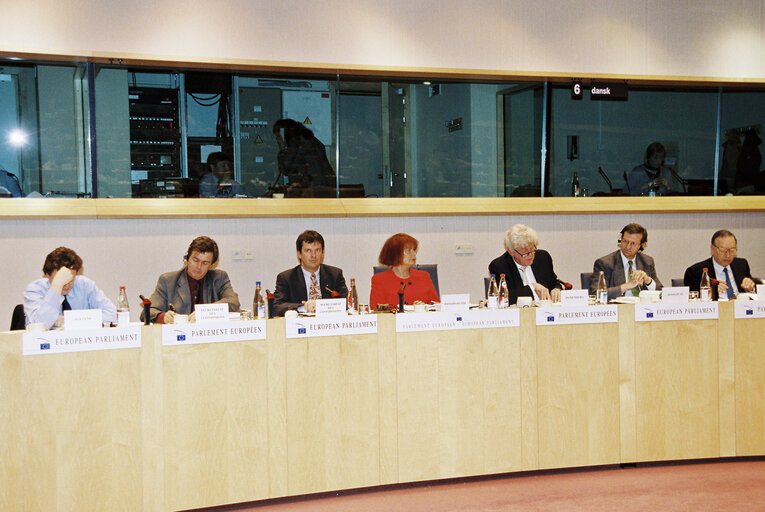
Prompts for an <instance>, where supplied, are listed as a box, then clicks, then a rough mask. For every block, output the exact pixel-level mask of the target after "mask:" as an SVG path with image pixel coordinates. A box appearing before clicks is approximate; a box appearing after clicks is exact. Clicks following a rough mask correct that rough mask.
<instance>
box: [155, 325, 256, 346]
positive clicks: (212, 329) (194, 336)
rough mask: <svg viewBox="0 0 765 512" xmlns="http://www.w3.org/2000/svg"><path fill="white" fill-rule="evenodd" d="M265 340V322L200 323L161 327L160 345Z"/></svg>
mask: <svg viewBox="0 0 765 512" xmlns="http://www.w3.org/2000/svg"><path fill="white" fill-rule="evenodd" d="M264 339H266V321H265V320H237V321H235V322H231V321H223V322H202V323H194V324H170V325H163V326H162V345H165V346H171V345H196V344H200V343H225V342H228V341H249V340H264Z"/></svg>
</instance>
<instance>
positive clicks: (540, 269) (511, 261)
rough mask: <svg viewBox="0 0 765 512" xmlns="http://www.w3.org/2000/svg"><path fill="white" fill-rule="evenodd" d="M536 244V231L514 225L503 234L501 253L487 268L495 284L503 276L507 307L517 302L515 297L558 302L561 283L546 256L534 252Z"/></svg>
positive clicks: (537, 251)
mask: <svg viewBox="0 0 765 512" xmlns="http://www.w3.org/2000/svg"><path fill="white" fill-rule="evenodd" d="M538 244H539V237H538V236H537V232H536V231H534V230H533V229H532V228H530V227H528V226H524V225H523V224H516V225H515V226H513V227H511V228H510V229H509V230H507V232H506V233H505V252H504V253H503V254H502V256H500V257H499V258H496V259H495V260H493V261H492V262H491V263H490V264H489V273H490V274H494V276H495V277H496V279H497V283H499V277H500V275H501V274H505V280H506V281H507V288H508V291H509V292H510V293H509V302H510V304H515V303H516V302H518V297H533V298H534V300H552V301H553V302H559V301H560V291H561V290H562V289H563V283H561V282H560V281H559V280H558V276H556V275H555V271H554V270H553V261H552V257H551V256H550V253H548V252H547V251H545V250H542V249H537V245H538Z"/></svg>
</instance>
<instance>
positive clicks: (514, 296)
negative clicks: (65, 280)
mask: <svg viewBox="0 0 765 512" xmlns="http://www.w3.org/2000/svg"><path fill="white" fill-rule="evenodd" d="M531 271H532V272H534V278H535V279H536V280H537V282H538V283H539V284H541V285H543V286H545V287H546V288H547V289H548V290H552V289H553V288H560V289H561V290H562V289H563V284H562V283H561V282H560V281H559V280H558V276H556V275H555V271H554V270H553V261H552V256H550V253H549V252H547V251H545V250H543V249H537V253H536V255H535V256H534V262H533V263H532V264H531ZM489 273H490V274H494V275H495V277H496V278H497V284H499V275H500V274H505V280H507V288H508V291H509V292H510V296H509V300H510V304H515V303H516V302H518V297H533V296H534V295H533V294H532V293H531V288H530V287H529V286H524V284H523V279H522V278H521V273H520V272H518V266H517V265H516V264H515V260H513V257H512V256H510V254H509V253H508V252H507V251H505V252H504V254H502V256H500V257H499V258H496V259H494V260H493V261H492V262H491V263H489Z"/></svg>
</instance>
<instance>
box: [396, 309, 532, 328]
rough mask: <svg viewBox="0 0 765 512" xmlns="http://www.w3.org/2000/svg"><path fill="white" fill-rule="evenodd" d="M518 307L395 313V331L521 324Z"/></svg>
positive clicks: (516, 325)
mask: <svg viewBox="0 0 765 512" xmlns="http://www.w3.org/2000/svg"><path fill="white" fill-rule="evenodd" d="M520 317H521V316H520V310H519V309H518V308H505V309H471V310H469V311H463V312H457V311H436V312H432V313H404V314H399V315H396V332H414V331H453V330H460V329H492V328H496V327H518V326H519V325H521V321H520Z"/></svg>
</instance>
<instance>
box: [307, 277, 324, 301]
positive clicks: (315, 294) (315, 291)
mask: <svg viewBox="0 0 765 512" xmlns="http://www.w3.org/2000/svg"><path fill="white" fill-rule="evenodd" d="M320 298H321V292H320V291H319V282H318V281H317V280H316V272H312V273H311V289H310V290H309V291H308V300H316V299H320Z"/></svg>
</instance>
